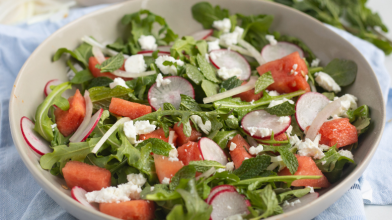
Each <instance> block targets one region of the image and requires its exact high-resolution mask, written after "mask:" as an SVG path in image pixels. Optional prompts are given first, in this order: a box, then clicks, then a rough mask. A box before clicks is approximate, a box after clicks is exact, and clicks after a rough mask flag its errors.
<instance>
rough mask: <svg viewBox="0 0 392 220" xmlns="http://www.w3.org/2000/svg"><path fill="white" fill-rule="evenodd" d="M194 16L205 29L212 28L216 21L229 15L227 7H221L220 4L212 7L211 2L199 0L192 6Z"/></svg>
mask: <svg viewBox="0 0 392 220" xmlns="http://www.w3.org/2000/svg"><path fill="white" fill-rule="evenodd" d="M191 10H192V16H193V18H194V19H195V20H196V21H198V22H199V23H201V24H202V25H203V28H204V29H209V28H212V24H213V23H214V21H217V20H222V19H223V18H228V17H229V12H228V11H227V10H226V9H221V8H220V7H219V6H218V5H217V6H215V8H214V7H212V5H211V4H210V3H209V2H199V3H196V4H194V5H193V6H192V9H191Z"/></svg>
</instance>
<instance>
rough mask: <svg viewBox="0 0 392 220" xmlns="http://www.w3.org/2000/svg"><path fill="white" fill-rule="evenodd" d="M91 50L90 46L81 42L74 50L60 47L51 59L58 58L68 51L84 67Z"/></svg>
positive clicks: (55, 59) (86, 64) (86, 65)
mask: <svg viewBox="0 0 392 220" xmlns="http://www.w3.org/2000/svg"><path fill="white" fill-rule="evenodd" d="M91 50H92V46H91V45H90V44H87V43H82V44H81V45H80V46H79V47H77V48H76V49H75V50H74V51H71V50H68V49H67V48H60V49H58V50H57V51H56V53H55V54H54V56H53V61H57V60H59V59H60V58H61V56H62V55H63V54H64V53H69V54H70V55H71V56H72V57H73V58H75V59H76V60H77V61H79V62H81V63H82V64H83V65H84V67H88V59H89V58H90V57H91V56H92V51H91Z"/></svg>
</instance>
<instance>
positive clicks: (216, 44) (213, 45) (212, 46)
mask: <svg viewBox="0 0 392 220" xmlns="http://www.w3.org/2000/svg"><path fill="white" fill-rule="evenodd" d="M207 44H208V52H211V51H213V50H219V49H220V46H219V39H216V40H214V41H210V42H207Z"/></svg>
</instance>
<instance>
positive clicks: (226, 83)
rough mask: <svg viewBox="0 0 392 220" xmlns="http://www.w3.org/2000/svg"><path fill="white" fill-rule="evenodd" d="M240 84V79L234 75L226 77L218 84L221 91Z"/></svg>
mask: <svg viewBox="0 0 392 220" xmlns="http://www.w3.org/2000/svg"><path fill="white" fill-rule="evenodd" d="M241 84H242V81H241V80H239V79H238V78H237V77H236V76H233V77H231V78H228V79H226V80H225V81H223V82H222V83H221V85H220V89H221V92H224V91H227V90H230V89H234V88H236V87H238V86H240V85H241ZM222 89H224V90H222Z"/></svg>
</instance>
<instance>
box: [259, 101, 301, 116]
mask: <svg viewBox="0 0 392 220" xmlns="http://www.w3.org/2000/svg"><path fill="white" fill-rule="evenodd" d="M265 110H266V111H267V112H268V113H270V114H271V115H276V116H290V115H293V114H294V113H295V105H294V104H290V103H289V102H288V101H286V102H283V103H282V104H279V105H275V106H273V107H271V108H266V109H265Z"/></svg>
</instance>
